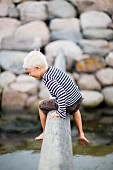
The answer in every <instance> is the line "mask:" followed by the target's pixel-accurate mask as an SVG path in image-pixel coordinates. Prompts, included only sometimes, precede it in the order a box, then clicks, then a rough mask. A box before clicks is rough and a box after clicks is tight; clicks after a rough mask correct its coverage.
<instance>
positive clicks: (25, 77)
mask: <svg viewBox="0 0 113 170" xmlns="http://www.w3.org/2000/svg"><path fill="white" fill-rule="evenodd" d="M16 82H26V83H27V82H29V83H30V82H31V83H35V84H37V86H38V85H39V80H37V79H35V78H34V77H31V76H29V75H27V74H21V75H19V76H17V78H16Z"/></svg>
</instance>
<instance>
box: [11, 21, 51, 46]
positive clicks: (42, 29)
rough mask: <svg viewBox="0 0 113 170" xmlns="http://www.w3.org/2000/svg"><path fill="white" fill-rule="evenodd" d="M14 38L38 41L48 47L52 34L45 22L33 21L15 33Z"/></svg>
mask: <svg viewBox="0 0 113 170" xmlns="http://www.w3.org/2000/svg"><path fill="white" fill-rule="evenodd" d="M14 37H16V38H18V39H21V40H24V41H25V40H26V41H29V40H33V41H34V40H35V41H36V40H37V39H38V41H39V39H40V41H41V42H42V45H46V44H47V43H48V42H49V38H50V34H49V29H48V27H47V25H46V24H45V23H44V22H43V21H32V22H30V23H27V24H24V25H22V26H20V27H18V29H17V30H16V31H15V34H14Z"/></svg>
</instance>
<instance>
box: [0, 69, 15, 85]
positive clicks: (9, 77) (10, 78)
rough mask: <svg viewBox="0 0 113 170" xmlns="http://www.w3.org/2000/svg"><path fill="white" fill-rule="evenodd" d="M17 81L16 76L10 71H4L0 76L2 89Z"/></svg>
mask: <svg viewBox="0 0 113 170" xmlns="http://www.w3.org/2000/svg"><path fill="white" fill-rule="evenodd" d="M15 80H16V75H15V74H13V73H12V72H10V71H4V72H2V73H1V74H0V86H1V87H2V88H4V87H6V86H8V85H9V84H11V83H12V82H14V81H15Z"/></svg>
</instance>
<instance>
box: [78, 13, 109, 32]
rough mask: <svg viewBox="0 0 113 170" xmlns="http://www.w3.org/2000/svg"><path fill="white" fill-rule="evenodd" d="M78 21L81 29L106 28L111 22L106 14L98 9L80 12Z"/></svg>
mask: <svg viewBox="0 0 113 170" xmlns="http://www.w3.org/2000/svg"><path fill="white" fill-rule="evenodd" d="M80 21H81V26H82V29H83V30H84V29H88V28H107V27H108V25H109V24H110V23H112V20H111V18H110V17H109V16H108V15H107V14H105V13H104V12H98V11H91V12H85V13H83V14H81V16H80Z"/></svg>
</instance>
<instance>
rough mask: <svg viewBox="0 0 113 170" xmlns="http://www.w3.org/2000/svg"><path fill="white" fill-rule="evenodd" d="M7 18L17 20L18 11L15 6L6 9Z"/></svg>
mask: <svg viewBox="0 0 113 170" xmlns="http://www.w3.org/2000/svg"><path fill="white" fill-rule="evenodd" d="M8 16H9V17H11V18H19V10H18V9H17V8H16V7H15V6H10V7H9V8H8Z"/></svg>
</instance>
